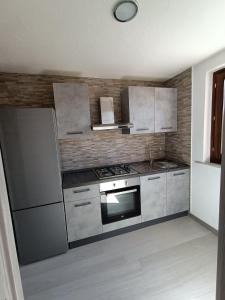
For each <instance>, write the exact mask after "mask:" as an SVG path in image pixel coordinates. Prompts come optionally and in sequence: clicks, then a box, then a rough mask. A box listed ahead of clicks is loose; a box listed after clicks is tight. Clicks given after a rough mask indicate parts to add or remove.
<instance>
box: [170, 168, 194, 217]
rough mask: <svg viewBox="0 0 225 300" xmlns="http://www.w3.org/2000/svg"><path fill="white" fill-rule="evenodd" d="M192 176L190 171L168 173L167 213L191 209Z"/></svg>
mask: <svg viewBox="0 0 225 300" xmlns="http://www.w3.org/2000/svg"><path fill="white" fill-rule="evenodd" d="M189 182H190V174H189V170H188V169H184V170H179V171H174V172H168V173H167V202H166V213H167V215H172V214H175V213H179V212H183V211H187V210H189V207H190V183H189Z"/></svg>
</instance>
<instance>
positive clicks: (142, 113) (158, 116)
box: [122, 86, 177, 134]
mask: <svg viewBox="0 0 225 300" xmlns="http://www.w3.org/2000/svg"><path fill="white" fill-rule="evenodd" d="M122 114H123V121H124V122H128V123H133V125H134V127H133V128H131V129H128V130H127V129H126V130H124V131H123V132H124V133H130V134H141V133H154V132H156V133H158V132H173V131H177V89H174V88H155V87H140V86H130V87H128V89H126V90H125V91H124V92H123V94H122Z"/></svg>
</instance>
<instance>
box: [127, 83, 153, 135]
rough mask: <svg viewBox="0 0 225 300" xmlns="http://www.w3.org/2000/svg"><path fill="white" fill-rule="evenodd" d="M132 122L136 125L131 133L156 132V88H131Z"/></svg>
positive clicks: (129, 92)
mask: <svg viewBox="0 0 225 300" xmlns="http://www.w3.org/2000/svg"><path fill="white" fill-rule="evenodd" d="M128 97H129V107H130V122H131V123H133V124H134V127H133V128H132V129H131V131H130V133H135V134H140V133H152V132H154V131H155V124H154V119H155V112H154V107H155V88H152V87H139V86H132V87H129V91H128Z"/></svg>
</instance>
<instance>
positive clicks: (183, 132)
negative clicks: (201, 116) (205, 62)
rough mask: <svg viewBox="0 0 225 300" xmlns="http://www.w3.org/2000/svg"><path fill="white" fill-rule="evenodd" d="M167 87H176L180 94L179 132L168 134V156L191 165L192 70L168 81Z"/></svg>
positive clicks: (178, 102) (178, 103)
mask: <svg viewBox="0 0 225 300" xmlns="http://www.w3.org/2000/svg"><path fill="white" fill-rule="evenodd" d="M165 86H167V87H175V88H177V92H178V99H177V132H176V133H167V134H166V139H165V141H166V156H167V157H168V158H171V159H177V160H179V161H181V162H184V163H186V164H190V161H191V91H192V70H191V69H188V70H186V71H185V72H183V73H181V74H179V75H177V76H176V77H174V78H172V79H170V80H168V81H167V82H165Z"/></svg>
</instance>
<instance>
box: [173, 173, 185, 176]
mask: <svg viewBox="0 0 225 300" xmlns="http://www.w3.org/2000/svg"><path fill="white" fill-rule="evenodd" d="M180 175H185V173H184V172H182V173H175V174H173V176H180Z"/></svg>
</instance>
